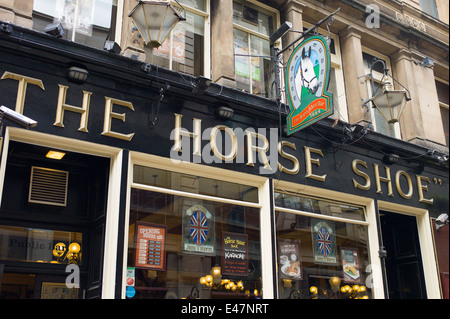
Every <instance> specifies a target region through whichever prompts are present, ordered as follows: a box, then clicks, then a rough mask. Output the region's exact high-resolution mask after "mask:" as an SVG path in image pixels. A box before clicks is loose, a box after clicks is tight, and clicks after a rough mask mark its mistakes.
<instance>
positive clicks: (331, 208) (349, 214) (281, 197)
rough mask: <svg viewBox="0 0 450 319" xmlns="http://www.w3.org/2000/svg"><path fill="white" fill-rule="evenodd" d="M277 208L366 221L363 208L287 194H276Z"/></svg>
mask: <svg viewBox="0 0 450 319" xmlns="http://www.w3.org/2000/svg"><path fill="white" fill-rule="evenodd" d="M275 205H276V206H277V207H284V208H290V209H294V210H298V211H302V212H307V213H314V214H320V215H325V216H333V217H340V218H347V219H353V220H359V221H364V220H365V217H364V210H363V209H362V208H361V207H356V206H350V205H347V204H341V203H337V202H329V201H325V200H321V199H315V198H309V197H302V196H298V195H291V194H286V193H275Z"/></svg>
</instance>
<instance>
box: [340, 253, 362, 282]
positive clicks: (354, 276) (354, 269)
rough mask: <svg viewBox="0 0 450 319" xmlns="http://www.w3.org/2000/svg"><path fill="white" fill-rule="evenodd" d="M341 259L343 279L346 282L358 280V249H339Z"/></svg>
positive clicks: (359, 276)
mask: <svg viewBox="0 0 450 319" xmlns="http://www.w3.org/2000/svg"><path fill="white" fill-rule="evenodd" d="M341 259H342V271H343V273H344V280H345V281H347V282H359V281H360V278H361V275H360V273H359V262H358V250H356V249H350V248H348V249H347V248H343V249H341Z"/></svg>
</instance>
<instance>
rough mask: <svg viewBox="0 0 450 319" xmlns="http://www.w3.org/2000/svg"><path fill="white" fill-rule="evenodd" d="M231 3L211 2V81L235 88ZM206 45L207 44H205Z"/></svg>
mask: <svg viewBox="0 0 450 319" xmlns="http://www.w3.org/2000/svg"><path fill="white" fill-rule="evenodd" d="M232 26H233V1H231V0H212V1H211V79H212V81H213V82H216V83H219V84H222V85H224V86H228V87H234V88H235V87H236V80H235V71H234V41H233V27H232ZM206 45H208V44H206Z"/></svg>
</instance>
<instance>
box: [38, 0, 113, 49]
mask: <svg viewBox="0 0 450 319" xmlns="http://www.w3.org/2000/svg"><path fill="white" fill-rule="evenodd" d="M118 2H120V1H119V0H34V3H33V29H34V30H38V31H44V29H45V27H46V26H47V25H48V24H50V23H56V22H59V23H61V24H62V26H63V27H64V30H65V34H64V35H63V38H64V39H67V40H71V41H75V42H78V43H82V44H85V45H88V46H91V47H95V48H99V49H103V47H104V44H105V41H106V40H114V41H116V42H119V41H118V39H117V36H116V29H117V28H120V27H121V26H120V23H117V18H118V17H119V16H120V14H118ZM120 7H121V6H120Z"/></svg>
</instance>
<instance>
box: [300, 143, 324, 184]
mask: <svg viewBox="0 0 450 319" xmlns="http://www.w3.org/2000/svg"><path fill="white" fill-rule="evenodd" d="M304 149H305V161H306V176H305V177H307V178H311V179H315V180H318V181H321V182H325V178H326V177H327V174H323V175H316V174H313V172H312V164H314V165H317V166H320V160H319V159H318V158H311V153H315V154H319V155H320V156H322V157H323V153H322V151H321V150H319V149H317V148H312V147H308V146H304Z"/></svg>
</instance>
